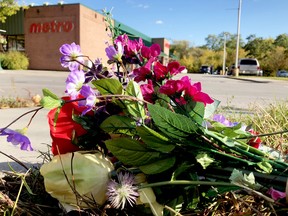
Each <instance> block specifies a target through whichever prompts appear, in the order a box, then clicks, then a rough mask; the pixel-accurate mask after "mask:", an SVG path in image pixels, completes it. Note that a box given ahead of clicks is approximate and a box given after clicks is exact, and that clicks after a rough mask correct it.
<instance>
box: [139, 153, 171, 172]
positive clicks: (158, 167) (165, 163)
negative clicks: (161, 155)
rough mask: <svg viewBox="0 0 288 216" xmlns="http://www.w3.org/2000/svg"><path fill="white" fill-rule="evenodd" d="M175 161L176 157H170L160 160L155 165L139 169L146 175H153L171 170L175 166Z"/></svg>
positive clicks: (147, 165) (151, 164)
mask: <svg viewBox="0 0 288 216" xmlns="http://www.w3.org/2000/svg"><path fill="white" fill-rule="evenodd" d="M175 161H176V159H175V157H169V158H166V159H163V160H158V161H155V162H153V163H150V164H146V165H143V166H140V167H139V169H140V170H141V171H142V172H143V173H145V174H151V175H153V174H157V173H161V172H164V171H166V170H168V169H170V168H171V167H173V166H174V164H175Z"/></svg>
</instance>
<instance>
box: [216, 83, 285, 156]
mask: <svg viewBox="0 0 288 216" xmlns="http://www.w3.org/2000/svg"><path fill="white" fill-rule="evenodd" d="M287 80H288V79H287ZM218 113H221V114H223V115H225V116H226V118H227V119H229V120H230V121H232V122H242V123H243V124H245V125H247V126H250V127H252V128H253V129H254V130H255V131H257V132H259V133H260V134H272V133H275V132H281V131H286V132H285V133H279V134H275V135H269V136H264V137H261V140H262V141H263V144H265V145H267V146H269V147H271V148H274V149H276V150H278V151H280V152H282V153H283V154H288V132H287V130H288V115H287V113H288V103H287V101H275V102H274V103H271V104H269V105H267V106H265V107H264V106H261V105H259V104H253V105H251V107H249V108H248V109H247V110H245V112H241V110H240V111H239V110H232V109H227V108H226V109H225V108H224V109H223V108H222V109H221V108H220V109H219V111H218Z"/></svg>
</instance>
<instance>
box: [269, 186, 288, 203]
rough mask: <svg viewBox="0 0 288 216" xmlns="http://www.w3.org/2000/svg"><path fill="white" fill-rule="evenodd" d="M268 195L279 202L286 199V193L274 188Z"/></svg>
mask: <svg viewBox="0 0 288 216" xmlns="http://www.w3.org/2000/svg"><path fill="white" fill-rule="evenodd" d="M267 193H268V194H269V195H270V196H271V197H272V199H273V200H278V199H282V198H285V197H286V193H285V192H281V191H278V190H275V189H274V188H273V187H271V188H270V189H269V190H268V191H267Z"/></svg>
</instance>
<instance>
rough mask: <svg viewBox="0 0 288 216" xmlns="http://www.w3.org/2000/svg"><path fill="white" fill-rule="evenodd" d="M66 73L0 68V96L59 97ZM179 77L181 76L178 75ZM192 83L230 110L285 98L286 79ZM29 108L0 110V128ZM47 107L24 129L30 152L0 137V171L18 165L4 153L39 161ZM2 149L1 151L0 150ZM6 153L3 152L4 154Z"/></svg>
mask: <svg viewBox="0 0 288 216" xmlns="http://www.w3.org/2000/svg"><path fill="white" fill-rule="evenodd" d="M67 75H68V72H61V71H30V70H27V71H26V70H25V71H11V70H9V71H8V70H1V71H0V97H22V98H29V97H31V96H33V95H36V94H39V95H41V96H42V89H43V88H48V89H50V90H51V91H52V92H54V93H55V94H57V95H59V96H62V95H64V90H65V80H66V77H67ZM179 76H182V75H179ZM189 77H190V78H191V80H192V82H201V83H202V91H203V92H206V93H208V94H209V95H210V96H211V97H213V98H215V99H217V100H220V101H221V104H220V105H221V106H222V107H226V106H229V107H232V108H233V109H234V110H242V111H243V110H244V111H245V110H246V109H248V108H249V107H250V106H252V105H253V104H255V103H256V104H259V105H261V106H267V105H269V103H273V102H276V101H278V100H285V101H287V100H288V81H277V80H267V79H262V78H245V79H243V77H239V79H236V78H231V77H227V76H219V75H207V74H189ZM32 109H33V108H19V109H18V108H17V109H0V119H1V125H0V128H2V127H5V126H6V125H8V124H9V123H11V121H13V120H15V119H16V118H17V117H19V116H20V115H22V114H23V113H25V112H27V111H30V110H32ZM47 113H48V110H45V109H43V110H41V111H40V112H39V113H37V115H36V116H35V117H34V119H33V121H32V123H31V124H30V126H29V129H28V131H27V136H28V137H29V138H30V140H31V143H32V146H33V148H34V149H35V150H34V151H32V152H28V151H21V150H19V147H18V146H16V147H15V146H13V145H12V144H10V143H7V142H6V138H5V137H0V170H9V169H10V168H9V166H8V162H11V165H12V167H14V168H15V169H17V170H23V169H22V167H21V166H20V165H19V164H18V163H16V162H14V161H13V160H12V159H11V158H9V157H7V156H6V155H10V156H12V157H15V158H16V159H18V160H20V161H21V162H23V163H25V164H27V165H28V166H30V165H33V164H35V163H41V162H42V161H43V158H42V157H39V156H40V153H39V151H41V152H47V149H48V148H47V145H50V143H51V139H50V136H49V128H48V124H47V118H46V115H47ZM31 116H32V114H29V115H26V116H24V117H22V118H21V119H20V120H18V121H17V122H16V123H15V124H13V125H12V126H11V127H10V128H11V129H20V128H23V127H25V126H26V125H27V124H28V122H29V120H30V118H31ZM1 152H2V153H1ZM3 153H4V154H6V155H4V154H3Z"/></svg>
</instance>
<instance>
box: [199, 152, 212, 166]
mask: <svg viewBox="0 0 288 216" xmlns="http://www.w3.org/2000/svg"><path fill="white" fill-rule="evenodd" d="M196 160H197V162H198V163H200V164H201V166H202V167H203V169H206V168H207V167H208V166H209V165H210V164H211V163H213V162H214V159H213V158H211V157H210V156H209V155H208V154H207V153H205V152H202V153H200V154H198V155H197V156H196Z"/></svg>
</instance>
